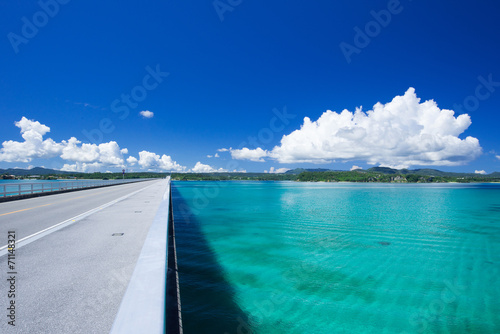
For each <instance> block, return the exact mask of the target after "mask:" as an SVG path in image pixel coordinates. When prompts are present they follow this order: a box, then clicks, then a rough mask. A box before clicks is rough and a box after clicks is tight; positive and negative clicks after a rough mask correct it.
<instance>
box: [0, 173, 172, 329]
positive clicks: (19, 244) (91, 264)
mask: <svg viewBox="0 0 500 334" xmlns="http://www.w3.org/2000/svg"><path fill="white" fill-rule="evenodd" d="M171 201H172V199H171V190H170V177H167V178H166V179H156V180H146V181H141V182H135V183H126V184H125V183H124V184H119V185H113V186H112V187H99V188H92V189H85V190H80V191H71V192H64V193H55V194H52V195H49V196H43V197H32V198H26V199H19V200H15V201H8V202H3V203H0V277H1V279H0V310H1V311H0V312H2V313H3V314H0V319H1V320H0V333H30V334H32V333H51V334H55V333H134V334H137V333H151V334H154V333H182V320H181V313H180V296H179V288H178V275H177V262H176V254H175V233H174V224H173V215H172V203H171Z"/></svg>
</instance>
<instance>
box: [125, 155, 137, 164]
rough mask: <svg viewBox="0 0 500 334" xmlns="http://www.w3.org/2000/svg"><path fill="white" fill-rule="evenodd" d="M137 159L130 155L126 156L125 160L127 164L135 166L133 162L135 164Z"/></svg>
mask: <svg viewBox="0 0 500 334" xmlns="http://www.w3.org/2000/svg"><path fill="white" fill-rule="evenodd" d="M138 161H139V160H137V158H136V157H133V156H130V157H128V158H127V162H128V163H129V165H131V166H135V164H137V162H138Z"/></svg>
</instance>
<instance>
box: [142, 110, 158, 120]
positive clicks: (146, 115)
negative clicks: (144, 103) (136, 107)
mask: <svg viewBox="0 0 500 334" xmlns="http://www.w3.org/2000/svg"><path fill="white" fill-rule="evenodd" d="M139 114H140V115H141V116H142V117H144V118H153V116H154V115H155V113H154V112H152V111H149V110H143V111H141V112H140V113H139Z"/></svg>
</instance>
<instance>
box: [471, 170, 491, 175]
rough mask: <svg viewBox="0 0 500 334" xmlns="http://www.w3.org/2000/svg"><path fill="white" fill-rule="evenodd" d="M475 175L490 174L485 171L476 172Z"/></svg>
mask: <svg viewBox="0 0 500 334" xmlns="http://www.w3.org/2000/svg"><path fill="white" fill-rule="evenodd" d="M474 173H476V174H481V175H485V174H488V173H486V171H484V170H476V171H474Z"/></svg>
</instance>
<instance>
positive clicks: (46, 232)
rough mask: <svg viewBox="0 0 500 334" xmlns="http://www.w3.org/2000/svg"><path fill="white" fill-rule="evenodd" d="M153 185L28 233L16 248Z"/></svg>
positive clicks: (1, 249) (2, 252) (4, 249)
mask: <svg viewBox="0 0 500 334" xmlns="http://www.w3.org/2000/svg"><path fill="white" fill-rule="evenodd" d="M154 185H156V183H154V184H151V185H149V186H147V187H144V188H142V189H139V190H136V191H134V192H132V193H130V194H127V195H125V196H122V197H120V198H117V199H115V200H112V201H111V202H108V203H106V204H104V205H101V206H99V207H97V208H94V209H92V210H89V211H87V212H84V213H81V214H79V215H77V216H75V217H72V218H70V219H66V220H65V221H62V222H60V223H58V224H55V225H52V226H50V227H47V228H46V229H43V230H41V231H38V232H36V233H33V234H31V235H28V236H27V237H24V238H22V239H19V240H17V241H16V249H18V248H21V247H22V246H26V245H28V244H30V243H32V242H33V241H35V240H38V239H40V238H43V237H45V236H47V235H49V234H51V233H53V232H55V231H58V230H60V229H62V228H63V227H66V226H69V225H72V224H74V223H76V222H77V221H80V220H82V219H83V218H86V217H88V216H90V215H91V214H93V213H96V212H98V211H100V210H102V209H105V208H107V207H109V206H111V205H113V204H115V203H118V202H120V201H123V200H124V199H126V198H128V197H130V196H133V195H135V194H137V193H138V192H140V191H143V190H145V189H147V188H149V187H152V186H154ZM7 247H8V245H5V246H2V247H0V257H2V256H4V255H6V254H7V252H8V249H7Z"/></svg>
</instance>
